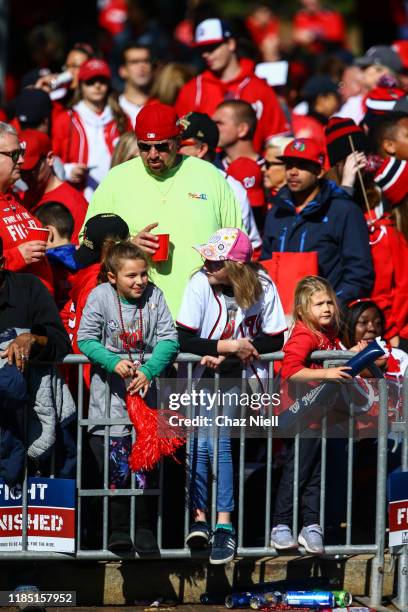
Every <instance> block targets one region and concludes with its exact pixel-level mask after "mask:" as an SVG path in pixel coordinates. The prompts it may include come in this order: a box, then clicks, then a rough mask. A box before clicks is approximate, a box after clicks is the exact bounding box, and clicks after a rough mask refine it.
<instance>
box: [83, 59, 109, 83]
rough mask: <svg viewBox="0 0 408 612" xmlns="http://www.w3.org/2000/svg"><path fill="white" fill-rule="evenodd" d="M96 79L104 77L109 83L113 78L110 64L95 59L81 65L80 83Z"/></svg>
mask: <svg viewBox="0 0 408 612" xmlns="http://www.w3.org/2000/svg"><path fill="white" fill-rule="evenodd" d="M95 77H104V78H105V79H108V81H110V80H111V78H112V73H111V69H110V68H109V66H108V64H107V63H106V62H105V61H104V60H101V59H98V58H97V57H93V58H92V59H89V60H87V61H86V62H84V63H83V64H82V65H81V68H80V69H79V72H78V81H89V79H93V78H95Z"/></svg>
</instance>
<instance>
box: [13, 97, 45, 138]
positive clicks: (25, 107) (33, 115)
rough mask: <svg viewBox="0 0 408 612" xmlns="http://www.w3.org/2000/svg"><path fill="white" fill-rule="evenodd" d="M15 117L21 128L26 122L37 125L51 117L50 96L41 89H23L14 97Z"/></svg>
mask: <svg viewBox="0 0 408 612" xmlns="http://www.w3.org/2000/svg"><path fill="white" fill-rule="evenodd" d="M16 117H17V119H18V121H19V123H20V125H21V127H22V128H23V129H24V126H25V125H27V124H28V125H33V124H34V125H36V124H38V125H39V124H40V123H41V122H42V121H44V119H46V118H50V117H51V100H50V96H49V95H48V94H47V92H46V91H43V90H42V89H33V88H31V87H29V88H27V89H23V90H22V91H21V93H20V94H19V95H18V96H17V98H16Z"/></svg>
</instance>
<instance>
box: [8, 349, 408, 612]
mask: <svg viewBox="0 0 408 612" xmlns="http://www.w3.org/2000/svg"><path fill="white" fill-rule="evenodd" d="M352 355H353V354H352V353H349V352H346V351H331V352H328V351H318V352H315V353H313V354H312V356H311V359H312V360H318V361H324V362H325V363H326V362H327V360H329V361H330V362H332V361H344V360H345V359H347V358H349V357H351V356H352ZM147 357H148V356H147ZM282 358H283V353H281V352H280V353H272V354H268V355H263V356H262V357H261V360H262V361H264V362H267V363H268V368H269V381H268V392H269V394H270V395H271V394H272V390H273V385H274V362H275V361H280V360H282ZM199 360H200V358H199V357H197V356H194V355H190V354H180V355H179V356H178V358H177V363H178V364H182V363H184V364H187V390H188V391H190V392H191V390H192V388H193V386H194V379H193V365H194V363H197V362H198V361H199ZM86 363H88V360H87V359H86V358H85V357H83V356H80V355H70V356H68V357H67V358H66V359H65V360H64V364H69V365H71V366H72V367H78V403H77V409H78V429H77V459H78V460H77V473H76V478H77V489H78V505H77V552H76V554H75V555H67V554H64V553H51V552H44V553H41V552H31V551H28V550H27V475H26V478H25V480H24V484H23V493H24V495H23V527H24V529H23V550H22V551H21V552H9V553H7V552H0V560H2V559H3V560H5V559H8V560H10V559H13V560H18V559H57V558H59V559H95V560H117V559H118V558H123V559H135V558H137V557H138V555H137V553H126V554H123V555H118V554H116V553H115V554H114V553H112V552H109V551H108V550H107V544H108V518H109V517H108V513H109V510H108V506H109V499H110V498H112V497H115V496H125V497H130V515H131V521H130V536H131V538H132V539H133V538H134V536H135V529H136V526H135V505H136V498H137V497H138V496H140V495H143V496H155V497H157V498H158V511H157V541H158V548H159V550H158V554H157V555H156V556H157V557H158V558H188V557H189V556H191V553H190V550H189V549H188V548H187V547H186V546H185V545H184V546H183V547H180V548H164V547H163V530H164V529H165V527H166V526H165V525H163V496H162V495H161V493H162V491H163V469H162V466H160V468H159V478H158V485H157V487H156V488H154V489H148V490H141V489H137V488H136V487H135V476H134V475H132V478H131V483H130V488H128V489H117V490H110V489H109V474H108V469H109V460H108V452H109V426H111V425H115V424H124V423H129V420H128V419H127V418H125V419H111V418H110V390H109V381H108V382H107V384H106V392H105V414H106V416H105V418H103V419H97V420H93V421H92V424H94V425H95V424H99V425H101V426H103V427H104V428H105V433H104V441H105V444H104V470H103V488H102V489H89V488H84V483H83V463H82V461H83V457H84V446H83V438H84V436H83V433H84V432H83V430H84V429H86V428H87V427H88V426H89V424H90V419H88V418H85V417H84V414H85V411H84V381H83V375H84V364H86ZM219 380H220V379H219V375H218V374H215V377H214V385H215V390H216V389H217V385H219ZM241 382H242V389H243V388H244V385H245V384H246V375H245V372H243V375H242V381H241ZM159 385H160V381H159ZM378 388H379V396H380V398H379V406H380V410H379V418H378V437H377V440H378V444H377V487H376V501H375V504H376V511H375V534H374V537H373V541H372V542H369V543H367V544H353V543H352V512H353V442H354V437H353V415H352V414H351V415H350V417H349V429H348V451H347V468H346V471H347V484H346V490H345V495H346V537H345V544H342V545H327V546H325V555H329V556H332V555H339V556H340V557H341V556H342V555H345V556H346V555H355V554H372V555H374V558H373V561H372V572H371V585H370V596H371V604H372V605H379V604H380V603H381V598H382V589H383V567H384V549H385V531H386V478H387V436H388V416H387V405H388V396H387V383H386V380H384V379H379V380H378ZM241 409H243V408H241ZM404 415H405V421H406V417H407V415H408V377H407V376H406V377H405V381H404ZM321 431H322V445H321V458H322V461H321V491H320V493H321V495H320V522H321V525H322V527H323V528H324V518H325V503H326V454H327V430H326V417H324V419H323V422H322V430H321ZM133 440H134V432H133ZM189 445H190V446H189ZM273 447H274V432H273V429H272V428H269V430H268V432H267V435H266V459H265V463H266V475H265V523H264V530H263V533H264V543H263V546H244V541H243V533H244V518H245V504H244V495H245V450H246V443H245V430H244V429H242V430H241V431H240V436H239V459H238V490H237V493H236V501H237V503H236V508H237V526H238V530H237V531H238V551H237V554H238V556H244V557H256V556H262V557H265V556H269V557H274V556H277V552H276V550H275V549H274V548H272V547H271V546H270V528H271V517H272V501H273V500H272V484H273V483H272V478H273V470H272V456H273ZM189 448H190V450H191V436H189V437H188V439H187V451H188V449H189ZM402 455H403V458H402V468H403V469H404V470H407V469H408V435H407V432H406V431H405V435H404V442H403V453H402ZM186 456H187V458H188V457H189V456H191V453H189V452H187V455H186ZM217 466H218V441H217V439H216V440H215V448H214V464H213V466H212V474H213V482H212V505H211V521H212V524H213V525H214V523H215V517H216V489H217V485H216V478H215V477H214V475H215V474H217ZM188 475H189V466H188V459H187V460H186V466H185V476H186V483H187V484H188ZM298 477H299V434H296V438H295V477H294V488H293V512H294V514H293V531H294V537H295V538H297V535H298V530H299V516H298V502H299V482H298ZM185 491H186V493H185V495H186V498H185V513H184V517H183V521H182V522H183V530H184V540H185V537H186V535H187V533H188V528H189V504H188V501H189V500H188V486H186V487H185ZM92 497H93V498H95V497H100V498H101V499H102V505H103V529H102V531H103V533H102V548H101V549H99V550H89V549H88V550H87V549H85V548H84V546H83V542H82V534H83V527H84V525H82V522H81V521H82V516H83V503H84V500H85V499H90V498H92ZM292 554H293V551H292ZM300 554H306V553H305V551H304V550H302V549H300ZM195 558H200V557H199V556H198V557H196V555H195ZM202 558H203V560H204V559H205V555H204V554H203V557H202ZM407 561H408V559H407V547H406V546H405V547H404V548H403V551H402V553H401V555H400V566H401V567H402V568H404V569H405V570H406V567H407ZM399 578H400V580H399V593H398V598H399V602H400V603H401V602H402V603H404V602H405V603H406V601H407V599H406V596H407V593H406V588H407V580H408V578H407V575H406V572H401V571H400V576H399ZM404 605H405V604H404ZM402 609H404V608H402Z"/></svg>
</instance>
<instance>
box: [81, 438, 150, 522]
mask: <svg viewBox="0 0 408 612" xmlns="http://www.w3.org/2000/svg"><path fill="white" fill-rule="evenodd" d="M104 443H105V440H104V437H103V436H93V435H90V436H89V437H88V444H89V450H90V453H89V455H90V456H89V463H88V465H87V463H85V466H87V467H86V471H87V478H86V481H87V485H88V486H89V487H90V488H95V489H99V488H102V487H103V459H104ZM88 467H89V469H88ZM149 501H150V500H149V499H148V498H147V497H144V496H138V497H137V500H136V524H137V526H138V527H144V528H146V529H151V520H150V517H151V515H152V513H151V512H149ZM89 505H90V510H91V511H90V512H89V514H90V516H89V518H88V520H91V521H95V523H94V524H95V525H96V524H98V522H101V517H102V512H101V508H100V505H101V500H100V499H98V498H96V500H95V502H94V503H93V504H92V498H91V501H90V504H89ZM92 506H93V507H92ZM98 519H99V520H98ZM96 529H98V527H97V528H96ZM109 530H110V532H112V531H122V532H127V533H129V530H130V498H129V497H111V498H109Z"/></svg>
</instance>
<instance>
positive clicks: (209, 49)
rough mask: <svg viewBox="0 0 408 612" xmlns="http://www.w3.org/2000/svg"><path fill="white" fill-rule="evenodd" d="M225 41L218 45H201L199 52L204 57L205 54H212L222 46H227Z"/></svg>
mask: <svg viewBox="0 0 408 612" xmlns="http://www.w3.org/2000/svg"><path fill="white" fill-rule="evenodd" d="M225 42H226V41H225V40H223V41H220V42H217V43H212V44H208V45H200V47H199V51H200V54H201V55H203V54H204V53H212V52H213V51H215V50H216V49H218V47H221V45H224V44H225Z"/></svg>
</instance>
